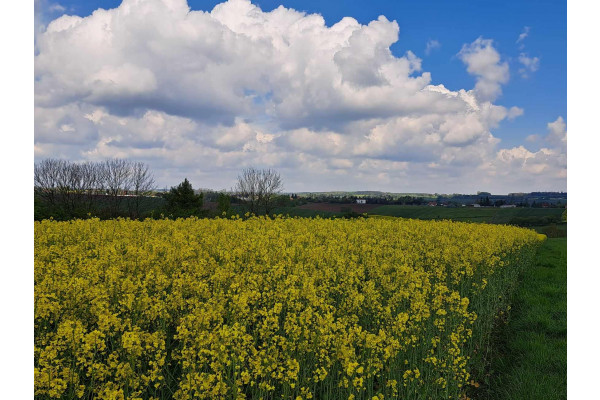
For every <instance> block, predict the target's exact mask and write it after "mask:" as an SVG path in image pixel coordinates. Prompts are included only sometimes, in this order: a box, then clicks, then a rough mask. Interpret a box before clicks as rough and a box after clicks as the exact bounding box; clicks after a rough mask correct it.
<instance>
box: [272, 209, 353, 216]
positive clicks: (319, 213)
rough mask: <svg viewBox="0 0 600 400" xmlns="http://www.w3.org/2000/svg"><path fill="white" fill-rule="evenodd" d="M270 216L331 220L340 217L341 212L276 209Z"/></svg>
mask: <svg viewBox="0 0 600 400" xmlns="http://www.w3.org/2000/svg"><path fill="white" fill-rule="evenodd" d="M272 214H281V215H289V216H290V217H304V218H311V217H316V216H319V217H322V218H331V217H335V216H339V215H342V213H341V212H332V211H323V210H310V209H306V208H301V207H277V208H276V209H274V210H273V212H272Z"/></svg>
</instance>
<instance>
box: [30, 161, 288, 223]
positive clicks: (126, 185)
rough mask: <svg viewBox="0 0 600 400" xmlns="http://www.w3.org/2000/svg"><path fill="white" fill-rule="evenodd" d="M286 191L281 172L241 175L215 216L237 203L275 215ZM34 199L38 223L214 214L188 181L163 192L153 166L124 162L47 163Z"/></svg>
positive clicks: (37, 170)
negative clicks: (49, 219) (275, 210)
mask: <svg viewBox="0 0 600 400" xmlns="http://www.w3.org/2000/svg"><path fill="white" fill-rule="evenodd" d="M282 190H283V181H282V179H281V176H280V174H279V173H278V172H277V171H275V170H272V169H257V168H254V167H249V168H246V169H244V170H243V171H242V173H241V174H240V175H239V176H238V178H237V182H236V185H235V188H234V189H232V191H231V193H223V192H221V193H218V195H217V198H215V199H214V200H216V203H217V207H216V210H215V211H213V212H212V213H213V214H214V212H216V213H217V214H216V215H222V214H223V213H226V214H227V213H229V212H230V210H231V204H232V203H236V205H238V206H241V207H242V209H244V211H246V210H247V211H248V212H250V213H252V214H255V215H260V214H267V215H269V214H271V213H272V211H273V209H274V207H275V206H276V205H277V200H278V198H279V197H281V196H279V193H280V192H281V191H282ZM34 198H35V210H34V214H35V219H36V220H40V219H46V218H50V217H52V218H54V219H61V220H65V219H72V218H85V217H88V216H97V217H101V218H115V217H130V218H146V217H155V218H162V217H172V218H178V217H189V216H192V215H193V216H197V217H207V216H210V215H211V211H210V210H207V209H203V201H204V194H203V193H196V191H195V190H194V189H193V187H192V185H191V183H190V182H189V181H188V179H187V178H185V179H184V181H183V182H181V183H180V184H179V185H177V186H173V187H171V189H170V190H169V191H168V192H166V193H159V192H156V187H155V180H154V175H153V173H152V171H151V170H150V168H149V166H148V165H147V164H145V163H143V162H136V161H130V160H126V159H119V158H113V159H108V160H104V161H99V162H92V161H88V162H71V161H66V160H60V159H46V160H43V161H41V162H39V163H37V164H35V166H34ZM237 211H240V210H239V208H238V210H237Z"/></svg>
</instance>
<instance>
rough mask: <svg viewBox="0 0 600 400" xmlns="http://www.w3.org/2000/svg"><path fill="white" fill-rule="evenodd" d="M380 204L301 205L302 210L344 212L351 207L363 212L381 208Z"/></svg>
mask: <svg viewBox="0 0 600 400" xmlns="http://www.w3.org/2000/svg"><path fill="white" fill-rule="evenodd" d="M379 207H381V206H379V205H378V204H356V203H348V204H342V203H308V204H304V205H301V206H299V207H298V208H300V209H302V210H314V211H328V212H334V213H341V212H344V210H343V209H350V210H352V211H353V212H356V213H359V214H362V213H368V212H371V211H372V210H373V209H375V208H379Z"/></svg>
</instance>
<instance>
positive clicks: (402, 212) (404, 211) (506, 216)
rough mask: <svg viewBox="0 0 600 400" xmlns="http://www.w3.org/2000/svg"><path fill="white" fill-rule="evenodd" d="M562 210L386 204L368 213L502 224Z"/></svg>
mask: <svg viewBox="0 0 600 400" xmlns="http://www.w3.org/2000/svg"><path fill="white" fill-rule="evenodd" d="M563 212H564V209H562V208H496V207H481V208H474V207H457V208H447V207H429V206H399V205H398V206H397V205H388V206H380V207H377V208H374V209H372V210H371V211H370V212H369V214H372V215H385V216H390V217H402V218H413V219H427V220H429V219H451V220H456V221H464V222H486V223H494V224H504V223H508V222H510V220H511V219H512V218H527V217H546V216H548V217H552V216H559V217H560V215H561V214H562V213H563Z"/></svg>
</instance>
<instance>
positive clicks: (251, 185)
mask: <svg viewBox="0 0 600 400" xmlns="http://www.w3.org/2000/svg"><path fill="white" fill-rule="evenodd" d="M281 190H283V181H282V180H281V176H280V175H279V173H278V172H276V171H275V170H272V169H263V170H258V169H256V168H254V167H249V168H246V169H244V170H243V171H242V174H241V175H240V176H238V181H237V185H236V192H237V193H238V196H239V197H241V198H242V199H243V200H245V201H247V202H248V204H249V206H250V212H252V213H254V214H257V213H258V211H259V209H261V208H262V209H264V210H265V213H266V214H267V215H268V214H269V213H270V212H271V211H272V209H273V203H274V199H275V197H276V195H277V193H279V192H281Z"/></svg>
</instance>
